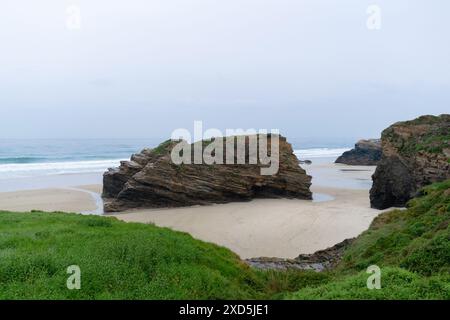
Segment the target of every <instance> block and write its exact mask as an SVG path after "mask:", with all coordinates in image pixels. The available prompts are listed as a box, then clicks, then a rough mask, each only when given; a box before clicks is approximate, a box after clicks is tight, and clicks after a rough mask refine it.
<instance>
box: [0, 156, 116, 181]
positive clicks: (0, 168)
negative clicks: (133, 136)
mask: <svg viewBox="0 0 450 320" xmlns="http://www.w3.org/2000/svg"><path fill="white" fill-rule="evenodd" d="M122 160H124V159H112V160H89V161H72V162H47V163H16V164H0V179H6V178H19V177H30V176H41V175H53V174H70V173H95V172H103V171H106V170H107V169H108V168H111V167H117V166H119V165H120V161H122Z"/></svg>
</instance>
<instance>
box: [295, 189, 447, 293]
mask: <svg viewBox="0 0 450 320" xmlns="http://www.w3.org/2000/svg"><path fill="white" fill-rule="evenodd" d="M449 224H450V181H446V182H442V183H436V184H433V185H430V186H428V187H426V188H424V189H423V190H422V195H421V196H420V197H418V198H415V199H413V200H411V201H410V202H409V204H408V209H407V210H393V211H389V212H386V213H383V214H381V215H379V216H378V217H377V218H376V219H375V220H374V221H373V223H372V225H371V227H370V228H369V230H367V231H366V232H364V233H363V234H361V235H360V236H359V237H358V238H357V239H356V241H355V242H354V243H353V244H352V246H351V247H350V248H349V249H348V250H347V251H346V253H345V255H344V258H343V260H342V262H341V263H340V265H339V266H338V267H337V269H336V270H335V271H334V272H333V275H334V276H333V280H332V281H330V282H329V283H327V284H325V285H322V286H319V287H316V288H305V289H302V290H299V291H298V292H296V293H295V294H292V295H289V297H290V298H298V299H312V298H318V299H337V298H344V299H358V298H363V299H370V298H375V299H406V298H409V299H414V298H415V299H450V226H449ZM370 265H377V266H379V267H380V268H381V270H382V277H381V283H382V289H380V290H368V289H367V288H366V281H367V278H368V276H369V274H366V272H365V270H366V268H367V267H368V266H370Z"/></svg>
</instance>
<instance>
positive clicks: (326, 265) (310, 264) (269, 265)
mask: <svg viewBox="0 0 450 320" xmlns="http://www.w3.org/2000/svg"><path fill="white" fill-rule="evenodd" d="M354 240H355V238H351V239H345V240H344V241H342V242H339V243H338V244H336V245H334V246H332V247H330V248H327V249H324V250H320V251H316V252H314V253H313V254H301V255H299V256H298V257H297V258H295V259H281V258H264V257H262V258H252V259H247V260H245V262H246V263H247V264H248V265H250V266H251V267H253V268H256V269H261V270H270V269H273V270H289V269H297V270H314V271H317V272H320V271H324V270H330V269H333V268H334V267H335V266H336V265H337V264H338V263H339V262H340V261H341V259H342V256H343V254H344V252H345V250H346V249H347V248H348V247H349V246H350V245H351V244H352V243H353V241H354Z"/></svg>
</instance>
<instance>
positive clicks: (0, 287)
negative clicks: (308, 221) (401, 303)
mask: <svg viewBox="0 0 450 320" xmlns="http://www.w3.org/2000/svg"><path fill="white" fill-rule="evenodd" d="M422 193H423V195H422V196H421V197H419V198H416V199H414V200H412V201H411V202H410V203H409V208H408V209H407V210H394V211H390V212H387V213H384V214H382V215H380V216H379V217H378V218H376V219H375V220H374V222H373V224H372V226H371V227H370V229H369V230H367V231H366V232H364V233H363V234H362V235H361V236H360V237H358V239H357V240H356V241H355V242H354V243H353V244H352V246H351V247H350V248H348V249H347V251H346V253H345V255H344V258H343V260H342V262H341V263H340V265H339V266H338V267H337V268H336V269H335V270H334V271H333V272H323V273H316V272H312V271H308V272H306V271H287V272H281V271H268V272H262V271H256V270H253V269H251V268H249V267H248V266H246V265H245V264H244V263H243V262H241V261H240V260H239V258H238V257H237V256H236V255H235V254H234V253H232V252H231V251H229V250H227V249H225V248H222V247H219V246H216V245H213V244H210V243H205V242H202V241H199V240H195V239H193V238H192V237H191V236H190V235H188V234H185V233H181V232H175V231H172V230H169V229H166V228H159V227H155V226H153V225H145V224H137V223H124V222H121V221H118V220H116V219H115V218H108V217H96V216H82V215H78V214H68V213H57V214H55V213H42V212H32V213H12V212H0V298H1V299H29V298H38V299H246V298H248V299H253V298H266V299H280V298H288V299H450V226H449V225H450V181H447V182H443V183H438V184H434V185H431V186H429V187H427V188H425V189H424V190H423V192H422ZM373 264H376V265H378V266H379V267H380V268H381V270H382V277H381V285H382V289H380V290H369V289H367V287H366V281H367V278H368V276H369V275H368V274H367V273H366V272H365V271H366V268H367V267H368V266H370V265H373ZM70 265H78V266H79V267H80V268H81V286H82V287H81V290H68V289H67V288H66V280H67V278H68V277H69V274H67V273H66V270H67V267H68V266H70Z"/></svg>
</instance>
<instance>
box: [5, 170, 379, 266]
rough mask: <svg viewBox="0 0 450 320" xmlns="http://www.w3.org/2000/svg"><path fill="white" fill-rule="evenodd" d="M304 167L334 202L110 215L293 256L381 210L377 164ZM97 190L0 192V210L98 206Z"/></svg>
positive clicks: (236, 247) (250, 251) (256, 251)
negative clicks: (374, 197)
mask: <svg viewBox="0 0 450 320" xmlns="http://www.w3.org/2000/svg"><path fill="white" fill-rule="evenodd" d="M304 167H305V169H306V170H307V171H308V173H309V174H311V175H313V188H312V190H313V192H314V193H315V194H316V195H317V194H325V195H327V196H328V198H330V197H329V196H331V197H332V200H330V201H324V202H312V201H308V200H288V199H258V200H254V201H251V202H236V203H228V204H220V205H211V206H194V207H187V208H176V209H151V210H140V211H135V212H127V213H122V214H116V215H114V216H115V217H117V218H118V219H121V220H124V221H128V222H142V223H155V224H156V225H158V226H164V227H170V228H173V229H175V230H179V231H185V232H188V233H190V234H191V235H192V236H193V237H195V238H197V239H201V240H204V241H209V242H213V243H216V244H219V245H223V246H225V247H227V248H229V249H231V250H233V251H234V252H236V253H237V254H239V255H240V256H241V257H242V258H250V257H259V256H267V257H281V258H294V257H296V256H298V255H299V254H300V253H312V252H314V251H317V250H320V249H325V248H327V247H329V246H332V245H334V244H336V243H338V242H340V241H342V240H344V239H346V238H351V237H355V236H357V235H358V234H360V233H361V232H363V231H364V230H366V229H367V228H368V226H369V225H370V223H371V222H372V220H373V218H374V217H375V216H377V215H378V214H379V213H380V212H381V211H378V210H373V209H370V207H369V192H368V189H367V186H369V185H370V176H371V174H372V173H373V169H374V167H353V166H345V165H334V164H323V163H322V164H315V165H311V166H304ZM327 183H328V185H327ZM319 185H321V186H319ZM351 188H353V189H351ZM100 192H101V185H88V186H78V187H74V188H66V187H64V188H52V189H40V190H31V191H18V192H6V193H0V209H1V210H10V211H29V210H32V209H36V210H44V211H69V212H89V211H90V212H96V209H97V206H98V205H99V203H98V199H96V197H97V198H98V197H99V193H100ZM320 198H323V197H319V199H320ZM96 200H97V202H96Z"/></svg>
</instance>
